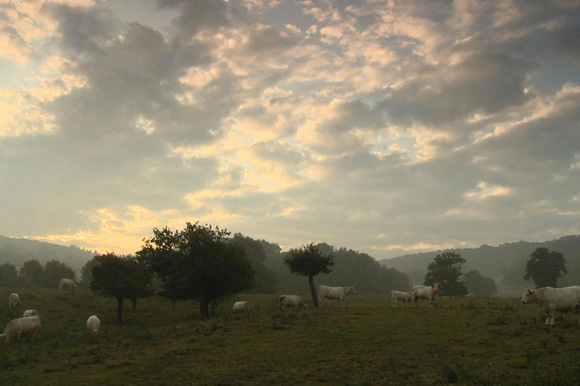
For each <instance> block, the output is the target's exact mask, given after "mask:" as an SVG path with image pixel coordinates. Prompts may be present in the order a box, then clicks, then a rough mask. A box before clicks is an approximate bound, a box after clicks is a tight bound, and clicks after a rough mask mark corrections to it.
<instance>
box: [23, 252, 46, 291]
mask: <svg viewBox="0 0 580 386" xmlns="http://www.w3.org/2000/svg"><path fill="white" fill-rule="evenodd" d="M19 279H20V282H21V283H22V285H23V286H26V287H42V286H44V285H45V283H46V280H45V277H44V267H43V266H42V264H40V262H39V261H38V260H34V259H33V260H28V261H25V262H24V264H23V265H22V268H20V272H19Z"/></svg>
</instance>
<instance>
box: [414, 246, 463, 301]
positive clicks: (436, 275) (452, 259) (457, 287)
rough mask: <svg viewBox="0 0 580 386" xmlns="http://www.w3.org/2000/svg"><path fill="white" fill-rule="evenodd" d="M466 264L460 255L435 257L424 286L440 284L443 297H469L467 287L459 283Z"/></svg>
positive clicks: (446, 254) (445, 254)
mask: <svg viewBox="0 0 580 386" xmlns="http://www.w3.org/2000/svg"><path fill="white" fill-rule="evenodd" d="M465 262H466V260H465V259H464V258H463V257H461V255H460V254H459V253H454V252H443V253H442V254H439V255H437V256H435V258H434V259H433V261H432V262H431V263H429V265H428V266H427V274H426V275H425V281H424V283H423V284H425V285H431V284H434V283H439V284H440V285H441V289H440V290H439V294H440V295H443V296H462V295H467V287H466V286H465V284H464V283H463V282H461V281H459V278H460V277H461V275H462V272H461V269H462V268H463V264H465Z"/></svg>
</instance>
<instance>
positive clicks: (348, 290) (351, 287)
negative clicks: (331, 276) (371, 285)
mask: <svg viewBox="0 0 580 386" xmlns="http://www.w3.org/2000/svg"><path fill="white" fill-rule="evenodd" d="M346 293H348V294H350V295H356V290H355V289H354V287H353V286H350V287H348V288H347V289H346Z"/></svg>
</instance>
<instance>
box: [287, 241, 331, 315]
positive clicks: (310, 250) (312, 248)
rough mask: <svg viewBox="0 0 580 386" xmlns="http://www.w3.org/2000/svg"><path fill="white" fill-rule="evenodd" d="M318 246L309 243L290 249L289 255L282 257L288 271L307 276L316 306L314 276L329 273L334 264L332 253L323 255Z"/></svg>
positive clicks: (316, 297)
mask: <svg viewBox="0 0 580 386" xmlns="http://www.w3.org/2000/svg"><path fill="white" fill-rule="evenodd" d="M318 247H319V246H318V245H314V243H310V244H308V245H306V246H302V248H300V249H297V250H293V251H290V256H286V257H285V258H284V263H285V264H286V265H287V266H288V268H289V269H290V272H292V273H294V274H296V275H301V276H308V283H309V284H310V292H311V293H312V301H313V302H314V305H315V306H316V307H318V296H317V294H316V287H315V286H314V276H316V275H318V274H320V273H330V271H331V267H332V266H333V265H334V261H333V258H332V255H323V254H322V253H320V251H319V250H318Z"/></svg>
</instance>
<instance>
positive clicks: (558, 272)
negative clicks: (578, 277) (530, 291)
mask: <svg viewBox="0 0 580 386" xmlns="http://www.w3.org/2000/svg"><path fill="white" fill-rule="evenodd" d="M562 273H564V274H566V273H568V271H567V270H566V259H565V258H564V255H563V254H562V253H560V252H556V251H550V250H549V249H548V248H537V249H536V250H535V251H534V253H532V254H531V255H530V259H529V260H528V262H527V263H526V271H525V275H524V279H525V280H530V279H532V280H533V282H534V283H535V284H536V286H537V287H547V286H550V287H557V279H558V278H559V277H560V276H562Z"/></svg>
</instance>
